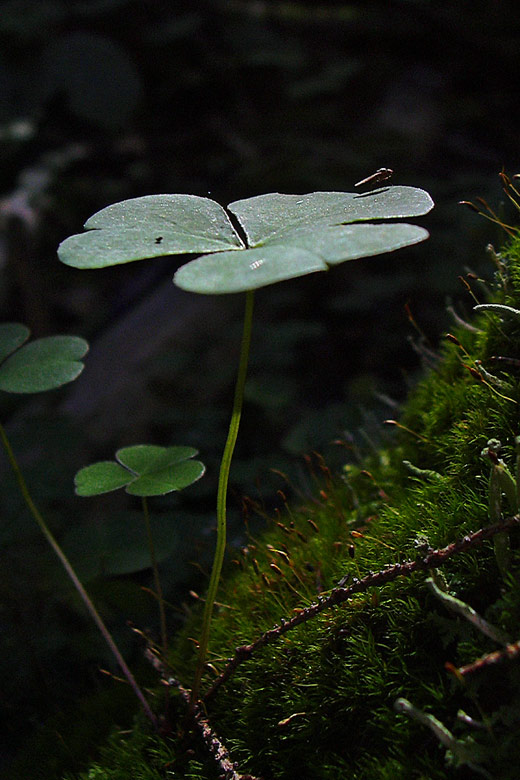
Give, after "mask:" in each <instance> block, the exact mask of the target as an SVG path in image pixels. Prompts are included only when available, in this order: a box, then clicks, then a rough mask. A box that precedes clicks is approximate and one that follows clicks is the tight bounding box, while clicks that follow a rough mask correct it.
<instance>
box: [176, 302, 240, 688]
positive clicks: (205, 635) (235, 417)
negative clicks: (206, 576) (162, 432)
mask: <svg viewBox="0 0 520 780" xmlns="http://www.w3.org/2000/svg"><path fill="white" fill-rule="evenodd" d="M253 304H254V292H253V291H252V290H250V291H248V292H247V293H246V306H245V312H244V327H243V331H242V343H241V346H240V361H239V365H238V375H237V382H236V385H235V396H234V399H233V411H232V413H231V422H230V423H229V432H228V437H227V440H226V446H225V447H224V452H223V454H222V462H221V464H220V474H219V480H218V493H217V545H216V548H215V557H214V558H213V568H212V569H211V577H210V580H209V587H208V592H207V595H206V603H205V605H204V615H203V618H202V632H201V636H200V641H199V658H198V662H197V669H196V671H195V680H194V683H193V689H192V692H191V700H192V702H197V701H198V698H199V690H200V682H201V679H202V673H203V671H204V664H205V662H206V655H207V652H208V642H209V631H210V625H211V616H212V614H213V606H214V603H215V599H216V597H217V590H218V584H219V580H220V572H221V570H222V563H223V561H224V553H225V551H226V505H227V487H228V481H229V470H230V468H231V459H232V457H233V451H234V449H235V443H236V440H237V436H238V428H239V426H240V416H241V414H242V403H243V400H244V386H245V383H246V375H247V363H248V358H249V347H250V344H251V326H252V323H253Z"/></svg>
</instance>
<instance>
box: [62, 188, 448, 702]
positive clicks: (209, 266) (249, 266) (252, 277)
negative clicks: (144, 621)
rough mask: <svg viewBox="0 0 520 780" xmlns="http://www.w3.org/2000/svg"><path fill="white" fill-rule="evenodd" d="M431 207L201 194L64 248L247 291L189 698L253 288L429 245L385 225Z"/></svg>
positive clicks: (114, 222)
mask: <svg viewBox="0 0 520 780" xmlns="http://www.w3.org/2000/svg"><path fill="white" fill-rule="evenodd" d="M432 207H433V201H432V199H431V198H430V196H429V195H428V193H426V192H424V190H420V189H416V188H414V187H393V186H392V187H382V188H380V189H376V190H372V191H370V192H367V193H350V192H314V193H310V194H308V195H281V194H279V193H270V194H267V195H259V196H257V197H254V198H248V199H246V200H238V201H235V202H234V203H230V204H229V206H228V207H227V210H226V209H224V208H222V206H220V205H219V204H218V203H216V202H215V201H213V200H210V199H209V198H201V197H198V196H195V195H149V196H145V197H143V198H134V199H131V200H128V201H123V202H122V203H115V204H113V205H112V206H108V207H107V208H105V209H103V210H102V211H99V212H98V213H97V214H94V215H93V216H92V217H90V219H89V220H87V222H86V223H85V228H86V230H87V232H86V233H82V234H79V235H76V236H71V237H70V238H68V239H67V240H66V241H64V242H63V243H62V244H61V245H60V247H59V249H58V255H59V257H60V260H61V261H62V262H63V263H65V264H66V265H71V266H74V267H76V268H104V267H106V266H111V265H117V264H120V263H128V262H132V261H134V260H141V259H146V258H152V257H159V256H164V255H177V254H186V253H192V254H199V255H203V256H202V257H199V258H197V259H195V260H192V261H191V262H189V263H187V264H186V265H183V266H182V267H181V268H179V270H178V271H177V273H176V274H175V277H174V282H175V284H176V285H177V286H178V287H180V288H182V289H183V290H187V291H190V292H196V293H203V294H207V295H221V294H225V293H238V292H245V293H246V304H245V316H244V327H243V334H242V344H241V350H240V362H239V368H238V376H237V382H236V386H235V395H234V401H233V410H232V415H231V422H230V426H229V433H228V438H227V441H226V445H225V447H224V453H223V456H222V463H221V467H220V475H219V484H218V494H217V544H216V549H215V558H214V562H213V568H212V572H211V577H210V582H209V586H208V593H207V597H206V603H205V608H204V615H203V627H202V634H201V638H200V642H199V660H198V665H197V671H196V674H195V681H194V684H193V689H192V700H193V701H197V699H198V694H199V687H200V682H201V678H202V673H203V669H204V663H205V659H206V654H207V648H208V641H209V629H210V623H211V615H212V611H213V605H214V602H215V598H216V595H217V588H218V582H219V578H220V572H221V569H222V563H223V560H224V552H225V546H226V497H227V486H228V479H229V470H230V466H231V459H232V455H233V450H234V447H235V442H236V438H237V434H238V428H239V424H240V416H241V411H242V402H243V396H244V385H245V380H246V373H247V363H248V355H249V346H250V341H251V326H252V319H253V295H254V290H256V289H258V288H260V287H266V286H268V285H270V284H274V283H275V282H281V281H284V280H287V279H293V278H296V277H299V276H305V275H307V274H310V273H316V272H318V271H327V270H328V269H329V268H330V266H333V265H338V264H339V263H343V262H345V261H346V260H353V259H356V258H360V257H369V256H373V255H379V254H383V253H385V252H391V251H394V250H396V249H400V248H401V247H405V246H410V245H411V244H416V243H418V242H420V241H424V239H426V238H427V237H428V233H427V231H426V230H425V229H424V228H422V227H419V226H417V225H411V224H408V223H405V222H382V220H395V219H400V218H402V217H415V216H419V215H422V214H426V213H427V212H428V211H430V209H431V208H432ZM371 220H375V221H372V222H371ZM234 225H237V229H235V227H234Z"/></svg>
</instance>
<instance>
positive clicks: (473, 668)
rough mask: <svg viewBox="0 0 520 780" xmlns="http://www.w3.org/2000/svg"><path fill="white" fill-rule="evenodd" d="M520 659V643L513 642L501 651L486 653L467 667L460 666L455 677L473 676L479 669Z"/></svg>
mask: <svg viewBox="0 0 520 780" xmlns="http://www.w3.org/2000/svg"><path fill="white" fill-rule="evenodd" d="M519 657H520V641H518V642H513V643H511V644H509V645H506V646H505V647H504V649H503V650H495V652H494V653H488V655H485V656H483V657H482V658H478V659H477V660H476V661H473V662H472V663H470V664H467V666H461V667H459V668H458V669H456V670H455V674H456V675H457V676H459V675H460V676H461V677H465V676H466V675H467V674H473V672H478V671H480V669H485V668H486V667H488V666H494V665H495V664H498V663H502V661H514V660H517V659H518V658H519Z"/></svg>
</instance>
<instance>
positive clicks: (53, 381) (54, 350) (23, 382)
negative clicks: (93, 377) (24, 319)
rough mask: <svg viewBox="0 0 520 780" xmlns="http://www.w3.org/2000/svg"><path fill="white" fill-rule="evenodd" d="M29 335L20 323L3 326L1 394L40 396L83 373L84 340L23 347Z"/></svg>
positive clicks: (0, 330) (51, 339)
mask: <svg viewBox="0 0 520 780" xmlns="http://www.w3.org/2000/svg"><path fill="white" fill-rule="evenodd" d="M29 333H30V331H29V329H28V328H26V327H25V326H24V325H19V324H17V323H5V324H4V325H1V326H0V390H4V391H5V392H7V393H39V392H42V391H44V390H52V389H54V388H55V387H60V386H61V385H64V384H66V383H67V382H72V380H73V379H76V377H77V376H79V374H80V373H81V372H82V371H83V368H84V366H83V363H82V362H81V358H82V357H83V356H84V355H85V354H86V352H87V350H88V344H87V342H86V341H85V340H84V339H81V338H78V337H77V336H49V337H47V338H43V339H37V340H36V341H31V342H30V343H29V344H25V346H21V345H22V344H23V343H24V341H26V339H27V338H28V336H29ZM2 361H3V362H2Z"/></svg>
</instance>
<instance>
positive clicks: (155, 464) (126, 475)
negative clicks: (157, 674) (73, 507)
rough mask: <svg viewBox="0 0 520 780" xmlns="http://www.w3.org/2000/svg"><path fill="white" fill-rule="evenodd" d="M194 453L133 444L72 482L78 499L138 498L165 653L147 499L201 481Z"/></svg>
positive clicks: (83, 471)
mask: <svg viewBox="0 0 520 780" xmlns="http://www.w3.org/2000/svg"><path fill="white" fill-rule="evenodd" d="M197 454H198V451H197V450H196V449H194V448H193V447H157V446H155V445H153V444H136V445H134V446H133V447H123V449H120V450H118V451H117V452H116V460H115V461H114V460H103V461H99V462H98V463H92V464H91V465H90V466H85V467H84V468H82V469H80V470H79V471H78V473H77V474H76V478H75V480H74V482H75V485H76V493H77V494H78V496H99V495H101V494H102V493H110V492H111V491H113V490H118V489H119V488H122V487H124V488H125V490H126V492H127V493H129V494H130V495H132V496H140V497H141V501H142V507H143V514H144V520H145V527H146V536H147V540H148V549H149V551H150V562H151V565H152V570H153V575H154V582H155V591H156V597H157V600H158V602H159V617H160V623H161V643H162V647H163V651H164V652H166V650H167V636H166V615H165V610H164V599H163V594H162V588H161V583H160V580H159V570H158V567H157V557H156V554H155V547H154V543H153V537H152V529H151V525H150V514H149V511H148V502H147V500H146V499H147V498H148V497H150V496H164V495H166V494H167V493H171V492H172V491H174V490H182V489H183V488H185V487H188V486H189V485H192V484H193V483H194V482H196V481H197V480H198V479H200V478H201V477H202V476H203V474H204V472H205V470H206V469H205V466H204V464H203V463H201V462H200V461H198V460H193V458H194V457H195V455H197Z"/></svg>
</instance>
